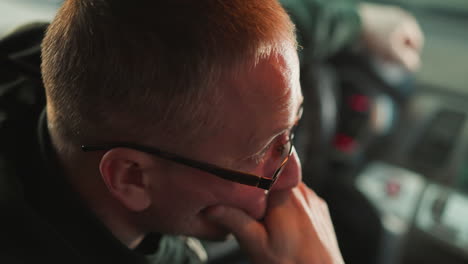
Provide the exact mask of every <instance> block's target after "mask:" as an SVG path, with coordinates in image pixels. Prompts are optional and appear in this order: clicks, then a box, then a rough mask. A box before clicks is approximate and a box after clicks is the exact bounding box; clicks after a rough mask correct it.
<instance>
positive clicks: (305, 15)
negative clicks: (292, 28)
mask: <svg viewBox="0 0 468 264" xmlns="http://www.w3.org/2000/svg"><path fill="white" fill-rule="evenodd" d="M280 2H281V3H282V4H283V7H284V8H285V9H286V10H287V12H288V13H289V15H290V17H291V18H292V20H293V22H294V23H295V25H296V31H297V38H298V42H299V45H300V46H301V48H300V49H299V55H300V59H301V64H304V63H306V62H311V61H319V62H320V61H323V60H325V59H327V58H328V57H329V56H331V55H333V54H336V53H337V52H339V51H340V50H343V49H344V48H346V47H348V46H350V45H351V44H353V43H354V42H355V41H356V40H357V39H358V38H359V34H360V29H361V20H360V17H359V14H358V11H357V7H356V4H357V3H356V1H355V0H280Z"/></svg>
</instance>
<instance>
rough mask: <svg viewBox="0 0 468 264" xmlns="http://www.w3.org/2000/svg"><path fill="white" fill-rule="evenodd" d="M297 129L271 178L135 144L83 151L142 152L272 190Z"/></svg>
mask: <svg viewBox="0 0 468 264" xmlns="http://www.w3.org/2000/svg"><path fill="white" fill-rule="evenodd" d="M299 112H300V113H302V107H301V108H300V109H299ZM296 127H297V123H296V124H295V125H294V126H293V128H292V129H291V131H290V133H289V136H288V137H289V138H288V140H287V142H286V143H285V144H283V145H282V146H280V147H279V149H280V150H278V152H279V153H278V155H276V157H273V158H271V160H269V162H277V164H279V165H278V166H279V167H277V169H276V170H275V171H274V172H273V174H272V176H271V177H263V176H259V175H255V174H251V173H247V172H241V171H237V170H232V169H227V168H222V167H219V166H217V165H214V164H210V163H207V162H202V161H197V160H193V159H189V158H185V157H182V156H179V155H177V154H174V153H170V152H166V151H163V150H160V149H158V148H154V147H149V146H143V145H139V144H133V143H114V144H106V145H82V146H81V149H82V150H83V151H85V152H90V151H108V150H111V149H115V148H128V149H133V150H137V151H141V152H144V153H148V154H150V155H153V156H156V157H158V158H162V159H166V160H170V161H173V162H176V163H178V164H182V165H185V166H188V167H191V168H195V169H198V170H201V171H204V172H208V173H211V174H213V175H215V176H218V177H220V178H222V179H225V180H228V181H232V182H236V183H240V184H245V185H249V186H254V187H257V188H260V189H264V190H267V191H268V190H270V189H271V187H272V186H273V184H274V183H275V182H276V181H277V180H278V176H279V175H280V174H281V172H282V171H283V169H284V167H285V165H286V164H287V163H288V161H289V159H290V157H291V154H292V151H293V148H294V146H293V139H294V132H295V129H296ZM275 151H276V150H275Z"/></svg>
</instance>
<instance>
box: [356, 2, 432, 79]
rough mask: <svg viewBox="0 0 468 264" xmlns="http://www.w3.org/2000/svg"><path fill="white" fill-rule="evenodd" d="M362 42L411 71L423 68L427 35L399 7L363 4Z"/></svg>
mask: <svg viewBox="0 0 468 264" xmlns="http://www.w3.org/2000/svg"><path fill="white" fill-rule="evenodd" d="M359 13H360V15H361V20H362V39H363V42H364V45H366V46H367V47H368V48H369V49H370V50H371V51H373V52H374V53H375V54H376V55H378V56H380V57H383V58H384V59H387V60H390V61H394V62H397V63H399V64H401V65H403V66H404V67H405V68H407V69H408V70H410V71H416V70H418V69H419V66H420V53H421V49H422V47H423V44H424V35H423V33H422V31H421V28H420V27H419V25H418V23H417V21H416V19H415V18H414V17H413V16H412V15H411V14H410V13H408V12H406V11H404V10H403V9H401V8H398V7H392V6H386V5H378V4H369V3H362V4H360V6H359Z"/></svg>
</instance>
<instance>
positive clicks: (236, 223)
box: [205, 205, 267, 252]
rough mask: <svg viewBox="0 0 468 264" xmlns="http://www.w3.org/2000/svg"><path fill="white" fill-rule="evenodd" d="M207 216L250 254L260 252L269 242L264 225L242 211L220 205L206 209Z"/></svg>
mask: <svg viewBox="0 0 468 264" xmlns="http://www.w3.org/2000/svg"><path fill="white" fill-rule="evenodd" d="M205 215H206V217H207V218H208V219H210V220H211V221H212V222H214V223H216V224H218V225H219V226H221V227H223V228H225V229H227V230H229V231H230V232H232V233H233V234H234V236H235V237H236V239H237V240H238V241H239V244H240V245H241V247H242V248H244V249H246V250H248V251H249V252H255V251H256V250H260V247H262V246H264V245H265V242H266V241H267V234H266V231H265V228H264V227H263V225H262V224H261V223H259V222H258V221H256V220H255V219H254V218H252V217H250V216H249V215H248V214H246V213H245V212H244V211H242V210H239V209H237V208H233V207H227V206H221V205H218V206H213V207H210V208H208V209H206V211H205Z"/></svg>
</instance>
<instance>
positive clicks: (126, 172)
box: [99, 148, 154, 212]
mask: <svg viewBox="0 0 468 264" xmlns="http://www.w3.org/2000/svg"><path fill="white" fill-rule="evenodd" d="M152 165H153V166H152ZM150 167H154V161H153V160H152V159H151V158H150V157H148V155H146V154H144V153H142V152H139V151H135V150H131V149H126V148H115V149H111V150H109V151H108V152H106V153H105V154H104V156H103V157H102V158H101V161H100V164H99V170H100V172H101V177H102V179H103V181H104V183H105V184H106V186H107V189H108V190H109V192H110V193H111V194H112V196H113V197H114V198H115V199H116V200H118V201H119V202H120V203H121V204H122V205H123V206H124V207H125V208H127V209H128V210H130V211H133V212H141V211H144V210H145V209H147V208H148V207H149V206H150V205H151V201H152V200H151V182H150V175H148V173H149V168H150Z"/></svg>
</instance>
